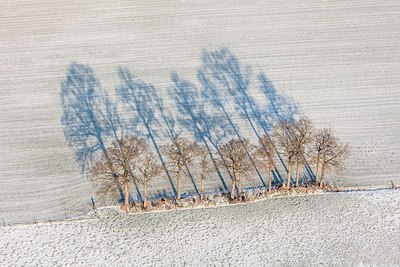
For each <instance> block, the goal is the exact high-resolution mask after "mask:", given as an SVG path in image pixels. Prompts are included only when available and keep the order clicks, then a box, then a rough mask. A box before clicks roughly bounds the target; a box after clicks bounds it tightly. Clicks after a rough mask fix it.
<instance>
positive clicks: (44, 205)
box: [0, 0, 400, 223]
mask: <svg viewBox="0 0 400 267" xmlns="http://www.w3.org/2000/svg"><path fill="white" fill-rule="evenodd" d="M399 12H400V2H399V1H397V0H350V1H347V0H346V1H344V0H341V1H338V0H328V1H319V0H311V1H288V2H284V3H283V2H282V1H280V0H273V1H264V0H254V1H235V2H232V1H214V0H209V1H168V3H166V2H165V1H109V0H88V1H77V0H68V1H66V0H43V1H36V0H24V1H14V0H1V1H0V40H1V41H0V217H1V218H4V219H5V221H6V222H7V223H10V222H25V221H32V220H33V217H35V218H36V219H39V220H43V219H51V218H62V217H64V216H67V217H69V216H73V215H76V214H79V213H80V211H85V210H88V209H89V208H90V202H89V199H90V197H91V196H93V195H94V194H93V191H92V189H91V187H90V184H89V182H88V180H87V179H86V180H85V179H82V177H81V175H80V172H79V168H78V166H77V164H76V163H75V160H74V154H73V151H72V149H71V148H69V147H67V144H66V141H65V139H64V136H63V131H62V127H61V124H60V116H61V113H62V108H61V103H60V82H61V80H62V79H63V78H64V76H65V75H66V73H67V69H68V67H69V65H70V64H71V62H73V61H77V62H80V63H85V64H89V65H91V67H92V68H93V69H94V71H95V73H96V74H97V76H98V78H99V79H100V81H101V82H102V84H103V85H104V87H105V89H106V90H107V91H109V92H110V94H112V92H113V90H114V87H115V85H116V84H118V80H117V74H116V68H117V67H118V66H119V65H121V66H124V67H128V68H130V70H131V71H132V72H133V73H134V74H136V75H137V76H138V77H140V78H141V79H143V80H145V81H147V82H150V83H153V84H154V85H155V86H157V88H158V90H159V91H160V92H161V93H164V94H165V90H166V88H167V87H168V86H170V84H171V81H170V79H169V76H170V73H171V71H176V72H178V73H179V74H180V75H182V76H183V77H184V78H188V79H190V80H192V81H195V80H196V77H195V76H196V69H197V68H198V67H199V65H200V62H199V55H200V53H201V51H202V50H203V49H208V50H212V49H216V48H219V47H221V46H226V47H228V48H230V49H231V51H232V52H233V53H235V54H236V55H237V56H238V57H239V59H240V60H242V62H243V63H246V64H252V65H253V66H254V69H255V70H258V69H262V70H264V71H265V73H266V74H267V75H268V77H269V79H270V80H271V81H272V82H273V83H274V84H275V87H276V89H277V90H278V92H279V93H282V94H284V95H286V96H289V97H292V98H293V99H294V100H295V101H296V102H298V104H299V106H300V108H301V110H302V112H303V113H304V114H306V115H307V116H309V117H310V118H311V119H312V120H313V121H315V123H316V125H317V126H318V127H326V126H332V127H333V129H334V130H335V132H336V133H337V135H338V136H339V137H340V138H341V139H342V140H343V141H345V142H348V143H349V144H350V145H351V153H352V154H351V158H350V159H349V162H348V166H347V169H346V172H345V173H344V174H343V175H342V177H339V178H340V179H338V182H341V183H342V184H348V185H354V184H355V183H358V184H362V185H373V184H374V185H383V184H384V185H388V184H389V180H394V181H395V182H396V183H397V184H400V176H399V173H400V164H398V158H399V151H400V135H399V134H398V131H399V129H400V120H399V114H400V90H399V84H400V46H399V43H400V26H399ZM254 97H255V98H256V99H258V96H257V95H256V94H255V95H254ZM259 100H260V99H259ZM242 126H243V128H246V127H248V126H247V125H242ZM160 189H161V190H162V189H166V190H170V187H169V185H168V184H167V183H165V188H162V187H161V186H160ZM184 189H185V190H192V189H193V186H192V185H191V184H190V183H188V184H187V185H185V188H184Z"/></svg>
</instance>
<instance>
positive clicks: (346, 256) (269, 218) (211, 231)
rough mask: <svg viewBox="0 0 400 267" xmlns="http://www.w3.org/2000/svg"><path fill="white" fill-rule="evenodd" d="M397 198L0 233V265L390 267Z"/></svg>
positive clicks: (332, 198) (239, 208)
mask: <svg viewBox="0 0 400 267" xmlns="http://www.w3.org/2000/svg"><path fill="white" fill-rule="evenodd" d="M399 228H400V191H398V190H382V191H371V192H347V193H326V194H322V195H309V196H303V197H288V198H274V199H268V200H264V201H260V202H257V203H251V204H243V205H235V206H233V205H231V206H225V207H217V208H206V209H192V210H178V211H170V212H162V213H147V214H136V215H126V214H125V213H123V212H118V211H117V210H115V209H106V210H101V220H99V219H95V218H93V219H89V220H82V221H71V222H67V221H62V222H52V223H40V224H36V225H35V224H31V225H19V226H6V227H0V235H1V239H0V248H1V249H0V262H1V265H2V266H11V265H12V266H37V265H38V266H54V265H58V266H183V265H189V266H228V265H229V266H277V265H279V266H283V265H284V266H316V265H323V266H398V265H399V264H400V257H399V251H400V232H399Z"/></svg>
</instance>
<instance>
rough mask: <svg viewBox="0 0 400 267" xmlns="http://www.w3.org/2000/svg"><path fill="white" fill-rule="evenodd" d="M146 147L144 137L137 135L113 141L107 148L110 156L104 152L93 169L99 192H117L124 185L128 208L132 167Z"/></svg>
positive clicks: (103, 193)
mask: <svg viewBox="0 0 400 267" xmlns="http://www.w3.org/2000/svg"><path fill="white" fill-rule="evenodd" d="M146 148H147V144H146V142H145V141H144V139H139V138H137V137H135V136H127V137H125V138H123V139H122V140H120V141H114V142H112V144H111V146H109V147H108V148H107V155H108V158H107V157H106V156H105V155H104V154H103V155H102V156H101V157H100V159H99V160H98V161H97V162H96V163H95V165H94V166H93V168H92V170H91V176H92V180H93V181H94V182H95V183H97V184H98V186H99V190H98V191H97V193H98V194H99V195H101V196H104V195H107V194H109V193H113V192H115V189H116V188H118V186H121V187H123V190H124V207H125V208H126V209H128V208H129V184H130V183H131V182H134V177H133V173H132V167H133V166H134V164H135V161H136V159H137V158H138V157H139V155H140V154H141V153H143V151H145V149H146ZM115 176H117V177H118V179H115Z"/></svg>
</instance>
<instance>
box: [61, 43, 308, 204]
mask: <svg viewBox="0 0 400 267" xmlns="http://www.w3.org/2000/svg"><path fill="white" fill-rule="evenodd" d="M118 76H119V79H120V83H119V85H118V86H117V87H116V96H117V97H116V99H115V102H113V101H112V100H111V99H110V97H109V96H108V94H107V92H105V91H104V90H103V89H102V87H101V85H100V83H99V81H98V80H97V79H96V77H95V75H94V73H93V71H92V69H91V68H90V67H89V66H86V65H81V64H78V63H72V64H71V66H70V69H69V71H68V74H67V76H66V77H65V79H64V81H63V82H62V84H61V100H62V107H63V114H62V118H61V123H62V125H63V129H64V134H65V137H66V139H67V141H68V144H69V145H70V146H72V147H73V148H74V150H75V152H76V160H77V163H78V164H79V165H80V166H81V169H82V172H83V173H86V174H87V173H88V170H90V167H91V166H92V164H93V162H94V160H95V159H96V157H98V156H99V155H101V154H103V155H106V154H107V152H106V147H107V145H109V144H110V143H111V142H112V141H113V140H121V138H122V136H123V135H124V134H135V135H138V136H142V137H144V138H146V139H147V140H149V141H150V143H151V144H152V146H153V147H154V150H155V152H156V154H157V156H158V158H159V160H160V162H161V164H162V166H163V168H164V171H165V174H166V176H167V178H168V181H169V184H170V186H171V189H172V191H173V194H174V195H176V193H177V191H176V189H175V185H174V182H173V179H172V177H171V175H170V173H169V172H168V168H167V165H166V161H165V159H164V157H163V155H162V153H161V151H160V146H161V145H163V144H165V143H167V142H171V141H172V140H174V139H175V137H177V136H179V135H180V134H181V133H182V131H186V132H189V133H191V134H192V135H193V137H194V139H195V140H196V141H197V142H199V143H201V144H204V145H205V147H206V149H207V151H208V154H209V155H210V158H211V160H212V162H213V164H214V166H215V168H216V170H217V176H218V178H219V181H220V183H221V188H220V189H221V191H227V190H228V183H227V181H226V179H230V177H231V174H230V173H229V172H228V175H227V177H226V176H224V175H223V171H225V172H226V170H223V171H222V170H220V169H219V168H218V165H217V160H218V159H219V158H221V153H220V149H219V147H220V145H221V144H222V142H224V141H227V140H228V138H230V137H232V136H234V137H236V138H238V139H239V140H243V133H242V132H243V130H246V132H247V133H249V132H250V133H251V134H252V135H253V137H254V138H256V139H257V140H259V139H260V138H261V137H262V136H263V135H266V136H269V133H270V131H271V129H272V127H273V126H274V124H275V123H276V122H278V121H279V120H283V119H284V120H292V119H294V118H295V116H296V115H298V107H297V105H296V104H295V103H294V101H293V100H292V99H290V98H288V97H286V96H284V95H282V94H280V93H279V92H278V91H277V90H276V89H275V87H274V85H273V84H272V82H271V81H270V80H269V79H268V78H267V76H266V74H265V73H263V72H259V73H258V74H257V75H253V70H252V68H251V66H248V65H243V64H242V63H241V62H240V61H239V60H238V58H237V57H236V56H235V55H234V54H233V53H232V52H230V50H229V49H227V48H220V49H217V50H214V51H203V53H202V55H201V66H200V67H199V68H198V69H197V81H196V82H195V83H194V82H191V81H189V80H186V79H184V78H182V77H181V76H180V75H179V74H178V73H176V72H172V73H171V76H170V80H171V85H170V86H169V88H168V94H167V95H165V96H164V97H165V99H163V97H161V95H160V92H159V91H158V90H157V88H156V87H155V86H153V85H151V84H149V83H146V82H144V81H142V80H140V79H138V78H137V77H135V76H134V75H133V74H132V73H131V72H130V70H129V69H127V68H123V67H119V68H118ZM254 95H257V98H254V97H253V96H254ZM121 103H122V104H123V105H120V104H121ZM165 103H167V104H168V105H166V106H165ZM239 126H240V127H239ZM241 127H242V128H241ZM249 156H250V153H249ZM278 156H279V154H278ZM250 157H251V156H250ZM279 158H280V156H279ZM252 162H253V164H254V166H255V167H256V164H255V163H254V160H253V159H252ZM280 163H281V165H282V166H283V168H285V169H286V166H285V164H284V161H283V160H282V159H280ZM255 169H256V171H257V176H258V178H259V180H260V183H261V186H262V187H266V186H267V185H266V183H265V179H264V177H263V174H262V172H261V171H259V170H258V169H257V168H255ZM186 171H187V172H188V174H189V177H190V179H191V182H192V184H193V188H194V190H195V192H196V194H199V190H198V188H197V184H196V181H195V179H194V177H193V176H192V174H191V173H190V169H189V168H188V166H186ZM307 172H308V175H309V176H310V177H311V179H312V178H313V174H312V171H311V169H310V168H307ZM273 180H274V183H278V184H280V183H282V181H283V177H282V175H281V174H280V172H279V170H278V168H277V167H276V168H275V170H274V171H273ZM135 186H136V191H137V195H138V196H139V197H140V198H141V195H140V191H139V188H138V186H137V185H135ZM165 194H167V193H166V192H164V193H163V195H165ZM120 195H121V196H123V194H122V190H120Z"/></svg>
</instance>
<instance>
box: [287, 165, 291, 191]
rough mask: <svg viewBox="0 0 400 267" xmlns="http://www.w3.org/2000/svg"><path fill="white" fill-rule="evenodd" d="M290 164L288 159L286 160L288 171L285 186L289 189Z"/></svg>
mask: <svg viewBox="0 0 400 267" xmlns="http://www.w3.org/2000/svg"><path fill="white" fill-rule="evenodd" d="M291 172H292V170H291V164H290V159H289V160H288V171H287V188H288V189H290V178H291V177H290V175H291Z"/></svg>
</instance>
